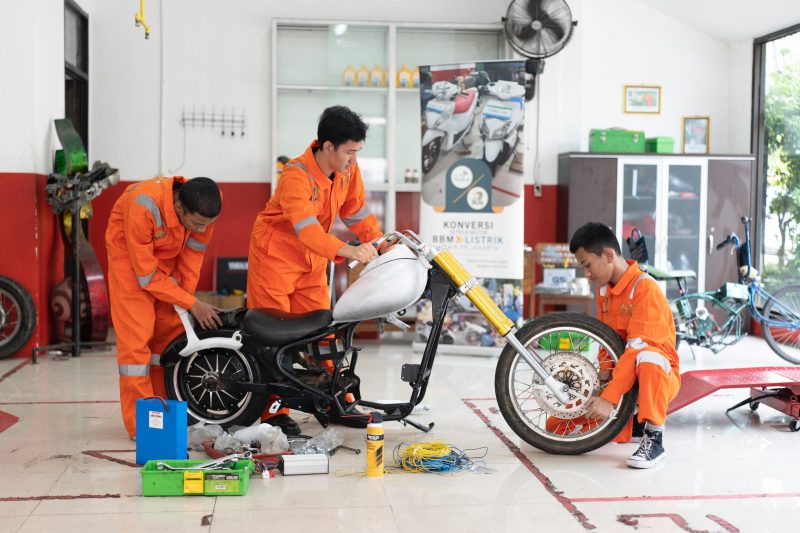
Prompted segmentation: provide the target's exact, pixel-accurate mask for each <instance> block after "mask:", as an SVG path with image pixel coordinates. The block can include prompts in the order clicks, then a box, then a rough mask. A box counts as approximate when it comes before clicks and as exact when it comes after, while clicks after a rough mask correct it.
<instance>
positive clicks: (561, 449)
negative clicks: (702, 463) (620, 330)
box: [495, 313, 637, 455]
mask: <svg viewBox="0 0 800 533" xmlns="http://www.w3.org/2000/svg"><path fill="white" fill-rule="evenodd" d="M517 338H518V339H519V340H520V342H522V344H523V345H524V346H525V347H526V348H528V350H529V351H530V352H531V353H535V354H538V355H539V356H540V357H541V358H542V360H543V361H542V363H543V366H544V368H545V370H546V371H547V372H548V373H549V374H550V375H552V376H554V377H555V378H556V379H557V380H558V381H560V382H561V383H564V384H566V385H568V386H569V388H570V392H571V393H573V394H574V395H575V396H573V398H575V401H573V402H572V403H569V404H562V403H560V402H559V401H558V400H557V399H556V398H555V397H554V396H553V395H552V393H551V392H550V390H549V389H548V388H547V387H546V386H545V385H544V384H543V383H542V380H541V379H540V378H539V377H538V375H537V374H536V373H535V372H534V371H533V369H532V368H531V367H530V366H529V365H528V363H527V362H526V361H525V360H524V359H523V358H522V357H520V355H519V354H518V353H517V352H516V351H515V350H514V349H513V348H512V347H511V346H510V345H506V347H505V348H504V349H503V352H502V354H501V355H500V360H499V361H498V363H497V370H496V372H495V393H496V395H497V401H498V404H499V406H500V412H501V413H502V414H503V418H505V420H506V422H507V423H508V424H509V425H510V426H511V429H512V430H513V431H514V433H516V434H517V435H519V436H520V437H521V438H522V439H523V440H525V442H527V443H528V444H530V445H532V446H535V447H536V448H539V449H540V450H543V451H546V452H549V453H557V454H568V455H575V454H580V453H586V452H589V451H591V450H594V449H596V448H599V447H600V446H603V445H604V444H606V443H607V442H609V441H610V440H611V439H613V438H614V437H615V436H616V435H617V434H618V433H619V432H620V431H621V430H622V428H623V427H624V426H625V424H626V423H627V421H628V419H630V417H631V415H632V414H633V409H634V406H635V405H636V394H637V389H636V386H635V385H634V388H632V389H631V390H630V391H628V392H627V393H626V394H625V395H624V396H623V397H622V400H621V402H620V403H619V404H618V406H617V409H616V411H615V413H614V414H613V415H612V417H610V418H608V419H606V420H587V419H586V418H585V417H584V416H583V415H585V413H586V412H587V410H588V406H587V405H586V400H588V399H589V398H591V397H592V396H597V395H598V394H599V393H600V392H601V391H602V390H603V389H604V388H605V386H606V385H607V384H608V382H609V374H610V372H606V371H608V370H610V369H611V368H613V366H614V365H615V364H616V363H617V361H618V360H619V357H620V356H621V355H622V352H623V351H624V350H625V345H624V344H623V343H622V339H620V337H619V335H617V334H616V333H615V332H614V331H613V330H612V329H611V328H609V327H608V326H607V325H605V324H603V323H602V322H600V321H599V320H597V319H594V318H591V317H587V316H585V315H581V314H576V313H560V314H553V315H548V316H545V317H541V318H537V319H535V320H532V321H531V322H529V323H528V324H526V325H525V326H523V327H522V328H521V329H520V330H519V332H518V333H517ZM601 370H603V372H601ZM580 397H582V398H580Z"/></svg>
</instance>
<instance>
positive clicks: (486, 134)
mask: <svg viewBox="0 0 800 533" xmlns="http://www.w3.org/2000/svg"><path fill="white" fill-rule="evenodd" d="M486 92H487V100H486V105H485V106H484V108H483V111H482V112H481V125H480V131H481V136H482V137H483V160H484V161H486V164H487V165H489V168H490V169H491V170H492V176H494V175H496V174H497V169H498V168H500V167H501V166H502V165H503V163H505V162H506V161H508V159H509V157H511V154H513V153H514V150H515V149H516V148H517V143H518V142H519V134H520V130H521V129H522V117H523V114H524V110H525V100H524V99H523V97H524V96H525V87H524V86H522V85H520V84H519V83H516V82H513V81H507V80H499V81H495V82H491V83H489V84H488V85H487V86H486Z"/></svg>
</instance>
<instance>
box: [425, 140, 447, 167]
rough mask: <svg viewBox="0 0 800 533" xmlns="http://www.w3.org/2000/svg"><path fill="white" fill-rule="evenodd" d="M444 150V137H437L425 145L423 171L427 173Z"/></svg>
mask: <svg viewBox="0 0 800 533" xmlns="http://www.w3.org/2000/svg"><path fill="white" fill-rule="evenodd" d="M441 150H442V138H441V137H437V138H435V139H434V140H432V141H431V142H429V143H428V144H426V145H425V146H423V147H422V173H423V174H427V173H428V172H430V171H431V169H432V168H433V166H434V165H435V164H436V161H438V160H439V154H440V153H441Z"/></svg>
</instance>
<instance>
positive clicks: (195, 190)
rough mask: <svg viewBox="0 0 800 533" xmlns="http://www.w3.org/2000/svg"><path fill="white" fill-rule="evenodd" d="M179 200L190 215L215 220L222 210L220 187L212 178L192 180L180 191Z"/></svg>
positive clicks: (182, 186)
mask: <svg viewBox="0 0 800 533" xmlns="http://www.w3.org/2000/svg"><path fill="white" fill-rule="evenodd" d="M178 200H180V202H181V205H182V206H183V207H184V208H186V210H187V211H189V212H190V213H194V214H195V215H200V216H201V217H206V218H214V217H216V216H217V215H219V212H220V211H221V210H222V196H221V195H220V194H219V187H218V186H217V184H216V183H215V182H214V180H212V179H211V178H192V179H190V180H189V181H187V182H186V183H184V184H183V185H181V188H180V189H178Z"/></svg>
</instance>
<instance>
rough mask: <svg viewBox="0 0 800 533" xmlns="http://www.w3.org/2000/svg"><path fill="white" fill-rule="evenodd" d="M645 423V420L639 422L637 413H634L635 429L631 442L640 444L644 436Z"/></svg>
mask: <svg viewBox="0 0 800 533" xmlns="http://www.w3.org/2000/svg"><path fill="white" fill-rule="evenodd" d="M644 425H645V422H639V419H638V418H637V417H636V415H633V431H632V433H631V440H630V441H629V442H631V443H634V444H639V443H640V442H642V439H643V438H644Z"/></svg>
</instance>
